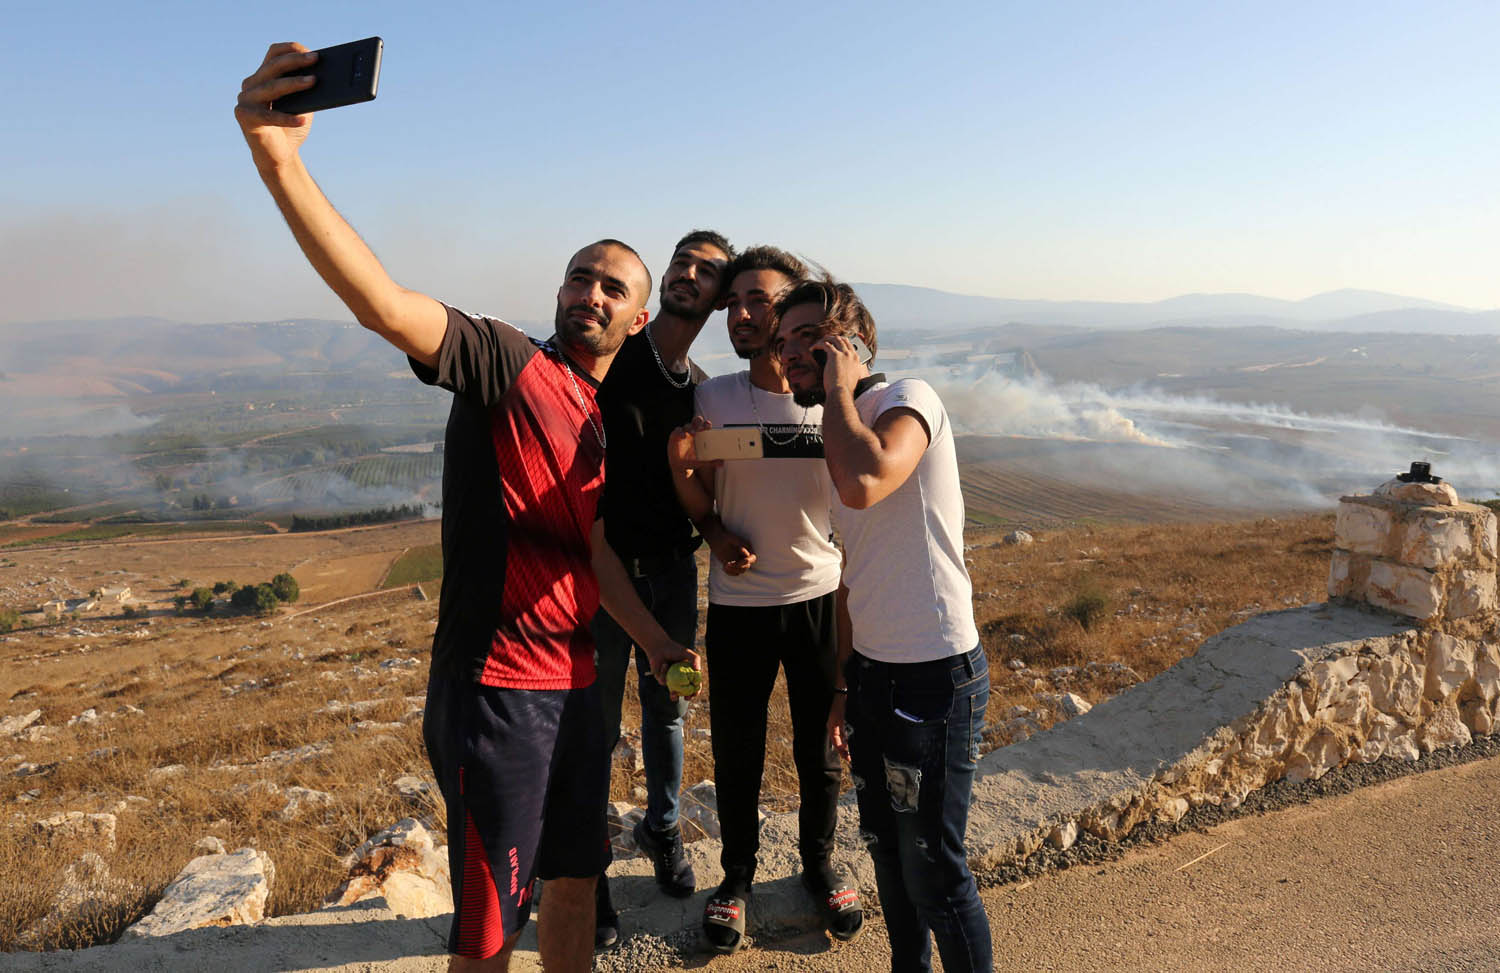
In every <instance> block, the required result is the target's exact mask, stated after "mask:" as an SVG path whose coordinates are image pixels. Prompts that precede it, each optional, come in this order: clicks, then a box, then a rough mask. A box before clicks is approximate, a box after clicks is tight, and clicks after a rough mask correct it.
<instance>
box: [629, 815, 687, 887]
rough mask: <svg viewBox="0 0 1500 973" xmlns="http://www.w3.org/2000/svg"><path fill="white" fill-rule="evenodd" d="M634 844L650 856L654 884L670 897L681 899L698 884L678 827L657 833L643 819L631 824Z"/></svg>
mask: <svg viewBox="0 0 1500 973" xmlns="http://www.w3.org/2000/svg"><path fill="white" fill-rule="evenodd" d="M632 834H634V835H635V844H636V847H637V848H639V849H640V850H641V851H644V852H645V853H646V854H647V855H649V856H650V858H651V867H652V868H654V869H656V884H657V885H660V886H661V890H662V891H663V892H665V893H667V894H668V895H670V896H672V898H674V899H685V898H687V897H688V896H690V895H692V894H693V889H694V888H695V887H696V886H697V884H698V879H697V876H695V875H694V874H693V865H692V863H691V862H689V861H688V860H687V856H685V855H684V854H683V853H682V829H681V828H673V829H672V830H671V831H666V832H661V831H657V830H656V829H654V828H651V827H648V826H647V825H646V819H645V818H642V819H641V820H639V821H637V822H636V823H635V828H634V829H633V830H632Z"/></svg>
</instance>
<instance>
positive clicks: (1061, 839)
mask: <svg viewBox="0 0 1500 973" xmlns="http://www.w3.org/2000/svg"><path fill="white" fill-rule="evenodd" d="M1077 840H1078V822H1077V821H1064V822H1063V823H1062V824H1059V825H1058V826H1057V827H1055V828H1053V829H1052V831H1051V832H1050V833H1049V834H1048V835H1047V844H1049V845H1051V846H1052V847H1054V848H1057V849H1059V850H1061V851H1067V850H1068V849H1069V848H1071V847H1073V842H1075V841H1077Z"/></svg>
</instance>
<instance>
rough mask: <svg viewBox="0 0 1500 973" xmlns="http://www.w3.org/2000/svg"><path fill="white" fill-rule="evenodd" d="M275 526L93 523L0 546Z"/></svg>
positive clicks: (239, 531)
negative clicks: (64, 531) (60, 532)
mask: <svg viewBox="0 0 1500 973" xmlns="http://www.w3.org/2000/svg"><path fill="white" fill-rule="evenodd" d="M274 533H276V528H274V527H272V526H271V525H270V524H267V523H265V522H263V521H259V520H205V521H203V522H201V523H186V524H184V523H175V524H147V523H137V524H94V525H92V526H89V527H81V528H79V529H78V530H70V531H67V532H66V533H62V534H52V535H50V536H48V537H33V538H28V539H26V540H20V541H11V542H9V543H6V544H0V547H6V548H16V547H40V546H51V545H53V544H77V543H84V542H87V541H112V540H116V539H118V538H121V537H138V538H141V539H148V538H153V537H175V536H178V535H181V534H274Z"/></svg>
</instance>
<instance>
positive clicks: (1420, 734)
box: [1417, 703, 1474, 753]
mask: <svg viewBox="0 0 1500 973" xmlns="http://www.w3.org/2000/svg"><path fill="white" fill-rule="evenodd" d="M1473 739H1474V736H1473V734H1471V733H1470V732H1469V728H1468V727H1467V726H1464V724H1463V721H1462V720H1461V719H1459V717H1458V707H1457V706H1455V705H1453V704H1452V703H1449V704H1448V705H1447V706H1442V707H1439V708H1438V709H1437V711H1436V712H1434V713H1433V714H1432V718H1431V719H1429V720H1428V721H1427V722H1426V723H1425V724H1423V725H1422V728H1421V729H1420V730H1418V731H1417V746H1419V747H1421V748H1422V752H1423V753H1432V751H1434V750H1441V749H1443V748H1444V747H1462V746H1464V745H1466V744H1468V743H1469V742H1470V741H1472V740H1473Z"/></svg>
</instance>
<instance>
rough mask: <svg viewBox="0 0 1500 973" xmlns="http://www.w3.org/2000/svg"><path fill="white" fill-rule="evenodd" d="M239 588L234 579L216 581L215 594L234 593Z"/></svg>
mask: <svg viewBox="0 0 1500 973" xmlns="http://www.w3.org/2000/svg"><path fill="white" fill-rule="evenodd" d="M239 589H240V586H239V585H238V584H236V583H235V582H233V581H215V582H214V594H216V595H233V594H234V593H235V592H236V591H238V590H239Z"/></svg>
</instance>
